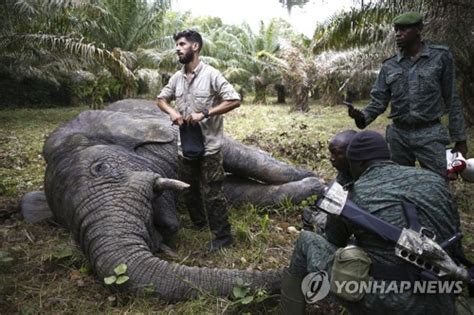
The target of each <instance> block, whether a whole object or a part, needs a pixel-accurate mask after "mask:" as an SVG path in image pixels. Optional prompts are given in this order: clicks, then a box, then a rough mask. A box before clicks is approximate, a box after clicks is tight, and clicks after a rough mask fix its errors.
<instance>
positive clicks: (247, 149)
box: [222, 137, 316, 184]
mask: <svg viewBox="0 0 474 315" xmlns="http://www.w3.org/2000/svg"><path fill="white" fill-rule="evenodd" d="M222 151H223V154H224V168H225V170H226V171H227V172H229V173H232V174H234V175H237V176H240V177H244V178H247V177H248V178H253V179H255V180H257V181H261V182H264V183H267V184H282V183H287V182H292V181H298V180H301V179H303V178H306V177H314V176H316V175H315V174H314V173H312V172H310V171H307V170H303V169H300V168H297V167H294V166H292V165H289V164H287V163H283V162H281V161H278V160H277V159H275V158H273V157H272V156H271V155H270V154H268V153H267V152H264V151H262V150H259V149H257V148H254V147H251V146H247V145H244V144H242V143H240V142H237V141H235V140H232V139H230V138H228V137H225V139H224V145H223V148H222Z"/></svg>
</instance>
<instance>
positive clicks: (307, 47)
mask: <svg viewBox="0 0 474 315" xmlns="http://www.w3.org/2000/svg"><path fill="white" fill-rule="evenodd" d="M275 1H276V0H275ZM306 2H307V1H281V0H280V3H282V5H285V6H286V7H287V8H288V10H289V11H291V7H292V6H295V5H297V6H302V5H304V4H305V3H306ZM408 9H412V10H417V11H420V12H422V13H423V14H424V15H425V20H426V24H427V27H426V37H427V38H428V39H429V40H430V41H435V42H440V43H445V44H448V45H449V46H451V48H452V50H453V53H454V55H455V60H456V64H457V68H458V77H459V90H460V95H461V98H462V100H463V103H464V105H465V112H466V117H467V120H468V122H470V123H474V105H473V104H474V95H473V94H472V93H473V91H474V87H473V86H472V84H473V83H472V82H474V78H473V77H472V73H474V71H473V69H474V64H473V60H474V56H473V52H474V40H473V38H472V33H473V32H474V29H473V28H474V25H473V24H472V23H471V21H472V20H473V18H474V4H473V3H472V1H470V0H456V1H453V0H442V1H434V0H416V1H406V0H379V1H363V0H354V7H353V9H352V10H351V11H348V12H342V13H339V14H337V15H335V16H333V17H332V18H331V19H330V20H329V21H327V22H326V23H324V24H321V25H316V24H315V25H314V27H315V32H314V36H313V38H307V37H305V36H303V35H301V34H297V33H296V32H295V31H294V30H293V29H292V27H291V26H290V25H288V23H286V22H285V21H283V20H278V19H275V20H272V21H271V22H269V23H267V24H264V23H262V24H261V26H260V28H259V29H258V31H253V30H252V29H251V28H250V27H249V25H247V24H243V25H238V26H236V25H227V24H224V23H223V22H222V21H221V19H220V18H218V17H193V16H192V15H191V14H190V13H177V12H173V11H172V8H171V7H170V2H169V0H154V1H145V0H139V1H132V0H124V1H112V0H80V1H72V0H44V1H34V0H6V1H4V2H3V4H2V5H0V14H1V15H2V17H3V18H2V19H1V20H0V87H1V88H0V92H1V94H2V95H5V96H7V97H2V98H0V103H4V105H11V104H13V103H20V104H28V105H30V106H31V105H32V104H41V103H48V104H50V103H62V104H77V103H87V104H90V106H91V107H99V106H101V104H102V103H103V102H104V101H111V100H116V99H120V98H123V97H126V96H136V95H142V96H143V97H154V96H155V95H156V94H157V92H158V91H159V89H160V88H161V87H162V85H163V84H164V83H166V82H167V80H168V78H169V76H170V75H171V74H172V73H173V72H174V71H175V70H176V69H178V67H179V65H178V63H177V62H176V57H175V55H174V43H173V40H172V38H171V35H172V34H174V33H176V32H177V31H180V30H183V29H185V28H194V29H197V30H198V31H200V32H201V33H202V34H203V35H204V39H205V45H204V50H203V52H202V55H203V59H204V60H205V61H206V62H208V63H210V64H212V65H213V66H215V67H217V68H218V69H220V70H221V71H222V72H223V73H224V74H225V75H226V77H227V78H228V79H229V80H230V81H231V82H232V83H233V84H234V85H236V86H237V87H238V89H239V90H240V92H242V93H243V94H244V95H245V94H248V93H251V94H252V95H253V96H254V99H253V101H254V102H256V103H265V102H266V97H267V94H268V93H275V91H276V92H277V93H278V95H279V98H278V101H279V102H285V101H286V97H290V98H292V102H291V104H292V106H291V107H292V109H293V110H301V111H306V110H307V109H308V100H309V98H310V96H312V97H313V98H321V99H322V100H323V101H324V103H326V104H338V103H340V101H341V100H342V98H343V97H350V98H351V99H360V98H366V97H367V95H368V92H369V90H370V86H371V85H372V82H373V80H374V76H375V75H376V73H377V70H378V69H379V67H380V62H381V61H382V60H383V59H384V58H386V57H388V56H389V55H391V54H393V52H394V43H393V33H392V27H391V19H392V18H393V16H394V15H395V14H398V13H400V12H402V11H405V10H408ZM343 83H346V85H345V87H346V88H345V90H344V91H342V92H343V93H341V92H340V91H339V88H340V87H341V86H342V85H343ZM18 87H20V88H18ZM344 94H345V95H344ZM6 100H8V101H6Z"/></svg>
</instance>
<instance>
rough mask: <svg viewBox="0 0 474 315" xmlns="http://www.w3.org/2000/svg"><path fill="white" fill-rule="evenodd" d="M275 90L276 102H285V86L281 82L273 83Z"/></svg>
mask: <svg viewBox="0 0 474 315" xmlns="http://www.w3.org/2000/svg"><path fill="white" fill-rule="evenodd" d="M275 90H276V91H277V104H285V103H286V99H285V98H286V88H285V86H284V85H283V84H275Z"/></svg>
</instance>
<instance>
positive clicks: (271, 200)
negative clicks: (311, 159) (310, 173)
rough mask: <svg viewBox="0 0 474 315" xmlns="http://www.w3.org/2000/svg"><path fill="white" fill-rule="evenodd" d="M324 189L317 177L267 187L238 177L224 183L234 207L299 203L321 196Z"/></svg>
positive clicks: (227, 178) (230, 178)
mask: <svg viewBox="0 0 474 315" xmlns="http://www.w3.org/2000/svg"><path fill="white" fill-rule="evenodd" d="M324 187H325V185H324V182H323V181H322V180H321V179H319V178H317V177H307V178H303V179H301V180H298V181H293V182H289V183H285V184H281V185H266V184H262V183H259V182H257V181H254V180H251V179H245V178H240V177H237V176H227V177H226V179H225V181H224V193H225V195H226V198H227V200H228V202H229V203H230V204H233V205H237V204H245V203H251V204H254V205H259V206H268V205H274V204H278V203H280V202H282V201H283V200H285V199H290V200H291V201H292V202H294V203H299V202H301V201H302V200H304V199H306V198H308V197H310V196H312V195H321V194H322V193H323V190H324Z"/></svg>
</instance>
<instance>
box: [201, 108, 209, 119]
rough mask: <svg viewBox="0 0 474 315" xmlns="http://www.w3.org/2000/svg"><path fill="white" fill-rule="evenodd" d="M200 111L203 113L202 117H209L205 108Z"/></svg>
mask: <svg viewBox="0 0 474 315" xmlns="http://www.w3.org/2000/svg"><path fill="white" fill-rule="evenodd" d="M201 113H203V114H204V118H209V110H208V109H207V108H204V109H203V110H202V112H201Z"/></svg>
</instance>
